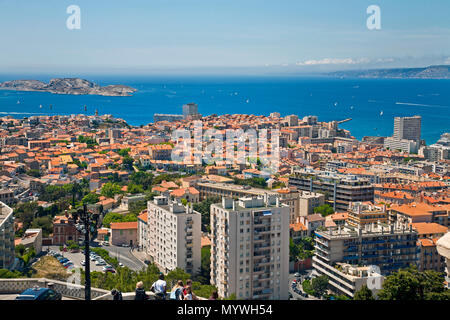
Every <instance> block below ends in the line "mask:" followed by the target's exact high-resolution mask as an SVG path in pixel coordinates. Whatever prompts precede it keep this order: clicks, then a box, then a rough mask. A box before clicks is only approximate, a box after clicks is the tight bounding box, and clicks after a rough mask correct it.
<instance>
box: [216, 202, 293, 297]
mask: <svg viewBox="0 0 450 320" xmlns="http://www.w3.org/2000/svg"><path fill="white" fill-rule="evenodd" d="M288 275H289V207H288V206H287V205H282V204H280V201H279V199H278V197H276V196H266V197H247V198H245V197H243V198H240V199H239V200H237V201H236V200H234V199H232V198H222V203H218V204H213V205H212V206H211V283H212V284H213V285H215V286H216V287H217V289H218V293H219V296H221V297H229V296H230V295H232V294H235V295H236V298H237V299H257V300H264V299H271V300H279V299H283V300H285V299H287V298H288Z"/></svg>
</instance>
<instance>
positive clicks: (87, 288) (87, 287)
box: [78, 204, 91, 300]
mask: <svg viewBox="0 0 450 320" xmlns="http://www.w3.org/2000/svg"><path fill="white" fill-rule="evenodd" d="M78 217H79V218H80V220H81V222H82V223H83V224H82V225H81V224H80V225H78V230H80V231H81V232H82V233H84V261H85V264H84V265H85V266H84V299H85V300H91V270H90V269H91V261H90V259H89V256H90V250H89V231H90V224H91V222H90V217H89V212H88V211H87V206H86V204H84V205H83V210H79V211H78Z"/></svg>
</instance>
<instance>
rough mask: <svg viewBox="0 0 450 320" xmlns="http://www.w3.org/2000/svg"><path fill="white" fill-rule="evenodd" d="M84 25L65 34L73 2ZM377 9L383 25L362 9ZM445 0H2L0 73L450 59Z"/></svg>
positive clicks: (295, 68) (324, 66)
mask: <svg viewBox="0 0 450 320" xmlns="http://www.w3.org/2000/svg"><path fill="white" fill-rule="evenodd" d="M72 4H75V5H78V6H79V7H80V8H81V30H68V29H67V28H66V20H67V17H68V16H69V15H68V14H67V13H66V8H67V7H68V6H69V5H72ZM371 4H376V5H378V6H380V8H381V30H376V31H370V30H368V29H367V27H366V19H367V17H368V15H367V13H366V9H367V7H368V6H369V5H371ZM449 12H450V1H448V0H430V1H424V0H423V1H415V0H409V1H406V0H395V1H394V0H389V1H381V0H371V1H366V0H345V1H338V0H315V1H303V0H277V1H275V0H263V1H261V0H259V1H256V0H240V1H237V0H129V1H112V0H109V1H106V0H70V1H65V0H41V1H32V0H28V1H24V0H0V33H1V37H0V39H1V50H0V72H1V73H8V72H11V73H14V72H59V73H64V72H108V73H114V72H125V73H127V72H129V73H146V72H150V73H151V72H158V71H164V70H172V71H173V72H177V71H180V72H181V71H183V70H184V71H185V72H189V71H190V72H199V71H201V70H209V71H210V72H227V70H241V71H243V72H245V71H249V72H250V71H251V72H315V71H331V70H341V69H352V68H369V67H370V68H372V67H397V66H406V67H407V66H425V65H429V64H444V63H447V64H450V19H448V13H449Z"/></svg>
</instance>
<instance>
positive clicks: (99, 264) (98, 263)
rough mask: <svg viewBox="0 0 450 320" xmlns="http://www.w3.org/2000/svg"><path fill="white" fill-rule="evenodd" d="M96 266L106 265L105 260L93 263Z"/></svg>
mask: <svg viewBox="0 0 450 320" xmlns="http://www.w3.org/2000/svg"><path fill="white" fill-rule="evenodd" d="M95 265H96V266H106V262H105V261H97V262H96V263H95Z"/></svg>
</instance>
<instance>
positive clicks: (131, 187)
mask: <svg viewBox="0 0 450 320" xmlns="http://www.w3.org/2000/svg"><path fill="white" fill-rule="evenodd" d="M127 191H128V192H129V193H131V194H136V193H143V192H144V188H142V186H141V185H138V184H134V183H129V184H128V186H127Z"/></svg>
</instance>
